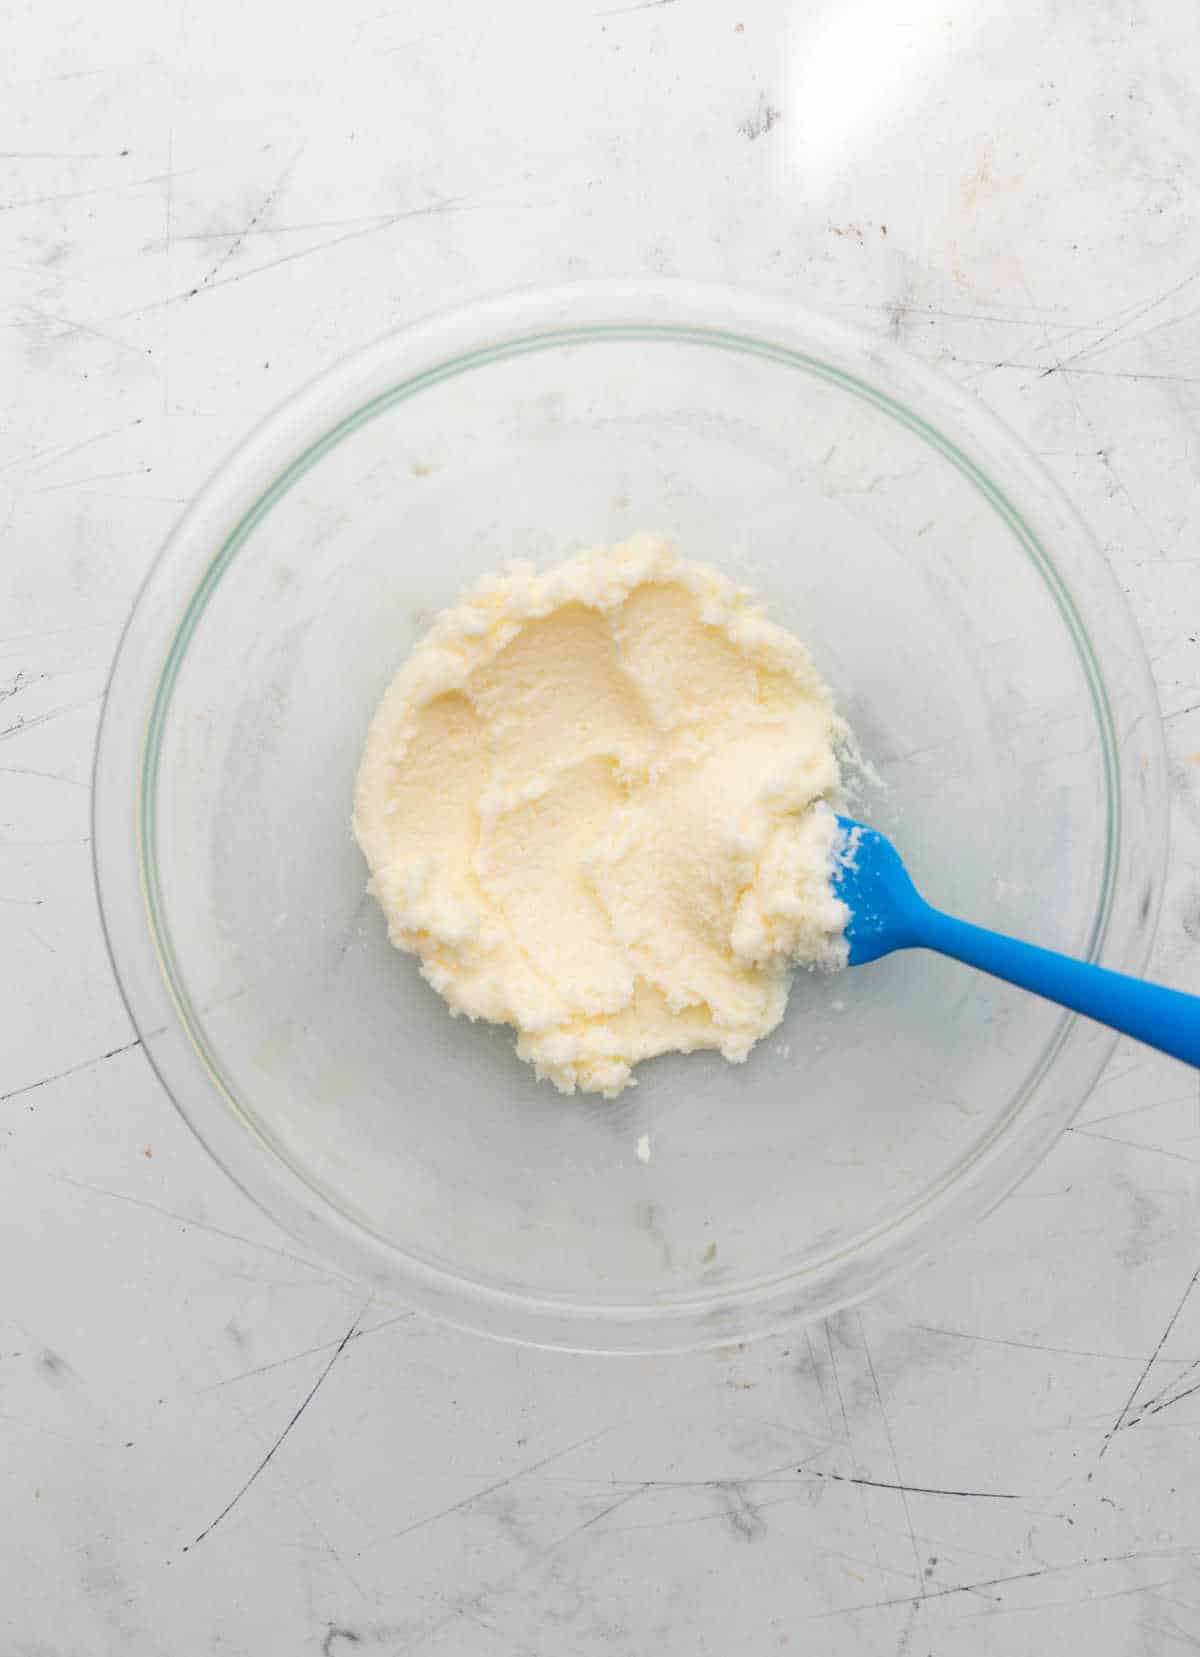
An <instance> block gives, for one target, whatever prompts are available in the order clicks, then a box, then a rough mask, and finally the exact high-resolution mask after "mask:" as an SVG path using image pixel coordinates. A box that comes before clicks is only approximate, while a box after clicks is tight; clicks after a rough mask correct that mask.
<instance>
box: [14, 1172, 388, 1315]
mask: <svg viewBox="0 0 1200 1657" xmlns="http://www.w3.org/2000/svg"><path fill="white" fill-rule="evenodd" d="M37 1171H38V1173H40V1174H41V1175H42V1176H43V1178H45V1179H50V1180H54V1182H55V1183H56V1184H58V1185H73V1186H74V1187H75V1188H76V1189H77V1190H79V1191H88V1192H90V1193H91V1195H92V1196H93V1197H107V1198H109V1200H110V1201H112V1202H127V1203H129V1204H130V1206H131V1207H133V1208H144V1209H145V1210H146V1211H147V1212H148V1213H150V1214H157V1215H159V1217H160V1218H161V1219H164V1220H171V1221H173V1222H174V1224H176V1225H182V1226H187V1227H189V1228H190V1229H191V1230H192V1231H203V1232H205V1233H206V1234H207V1235H208V1236H210V1237H222V1238H224V1239H225V1241H226V1242H229V1243H240V1244H241V1245H242V1247H243V1248H248V1249H258V1250H260V1251H261V1252H262V1253H264V1254H274V1255H276V1256H278V1258H279V1259H281V1260H289V1261H291V1263H292V1264H293V1265H295V1266H303V1267H304V1269H305V1270H306V1271H310V1272H316V1273H317V1274H318V1275H319V1276H321V1277H326V1278H330V1279H334V1280H337V1281H339V1282H342V1283H350V1282H352V1281H353V1280H352V1279H351V1278H348V1277H347V1276H346V1275H345V1273H343V1272H339V1271H338V1270H337V1268H336V1267H334V1266H329V1265H325V1264H320V1265H319V1264H318V1263H317V1262H316V1261H315V1260H306V1259H305V1258H304V1256H303V1255H300V1254H292V1253H291V1252H290V1251H289V1250H288V1249H281V1248H276V1247H275V1246H274V1245H273V1244H271V1243H260V1242H258V1241H257V1240H256V1239H255V1238H253V1237H242V1236H241V1235H240V1234H239V1233H238V1232H236V1231H225V1230H224V1229H223V1228H222V1227H221V1226H216V1225H209V1224H208V1222H207V1221H206V1220H193V1219H191V1218H190V1217H189V1216H188V1215H186V1214H177V1213H175V1211H174V1209H171V1208H161V1207H160V1206H159V1204H158V1203H156V1202H147V1201H146V1199H145V1197H131V1196H130V1195H129V1194H128V1193H127V1192H125V1191H110V1190H108V1189H107V1187H105V1186H103V1185H92V1184H90V1183H89V1182H88V1181H87V1180H83V1179H72V1178H71V1176H70V1175H69V1174H60V1173H56V1172H54V1171H53V1170H51V1169H49V1168H39V1169H38V1170H37ZM355 1286H356V1287H357V1286H358V1285H357V1284H356V1285H355Z"/></svg>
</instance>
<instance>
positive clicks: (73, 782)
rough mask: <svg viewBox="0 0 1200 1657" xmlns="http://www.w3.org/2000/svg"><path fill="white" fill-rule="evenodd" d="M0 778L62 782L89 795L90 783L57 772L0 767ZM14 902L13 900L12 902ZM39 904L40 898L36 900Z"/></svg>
mask: <svg viewBox="0 0 1200 1657" xmlns="http://www.w3.org/2000/svg"><path fill="white" fill-rule="evenodd" d="M0 777H40V778H41V779H42V781H43V782H62V783H66V784H67V786H68V787H69V788H82V789H84V790H85V791H86V792H88V793H91V788H92V785H91V783H90V782H80V781H79V779H78V778H77V777H62V776H60V775H59V774H58V772H57V771H35V770H34V769H33V768H32V767H31V766H28V765H0ZM13 901H15V900H13ZM36 901H37V902H38V903H41V901H42V900H41V898H38V899H37V900H36Z"/></svg>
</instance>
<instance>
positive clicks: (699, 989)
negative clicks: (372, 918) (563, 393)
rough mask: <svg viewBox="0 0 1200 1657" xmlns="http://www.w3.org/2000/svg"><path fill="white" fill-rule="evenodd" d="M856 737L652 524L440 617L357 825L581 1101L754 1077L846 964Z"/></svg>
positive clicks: (813, 677) (401, 889)
mask: <svg viewBox="0 0 1200 1657" xmlns="http://www.w3.org/2000/svg"><path fill="white" fill-rule="evenodd" d="M845 736H846V732H845V728H844V726H843V725H842V723H841V721H840V720H839V719H838V717H837V715H836V713H835V712H834V708H833V701H832V698H831V696H830V693H829V690H828V688H827V687H826V685H825V684H824V683H823V681H822V680H821V678H820V677H819V675H818V674H817V671H816V669H815V668H814V666H813V664H812V661H811V659H810V658H809V655H808V653H807V651H806V650H805V649H804V647H803V645H801V644H800V642H799V641H798V640H797V639H796V638H794V637H793V636H792V635H791V634H790V633H788V632H786V631H785V630H784V629H783V628H781V627H777V626H776V625H775V624H774V623H772V622H770V621H767V620H766V619H765V617H764V616H763V615H762V614H761V612H760V611H759V610H757V609H756V608H755V607H754V606H753V605H752V603H751V602H750V600H749V599H748V597H747V596H746V594H745V593H744V592H743V591H742V590H741V589H739V588H737V587H734V586H733V585H732V584H731V583H730V582H729V581H727V580H726V579H725V577H723V576H722V575H720V574H718V572H717V571H716V570H714V569H711V568H709V567H708V566H706V565H701V564H692V563H686V562H684V561H683V560H682V559H680V558H679V557H677V556H676V554H675V552H674V551H673V549H672V548H671V546H670V545H669V543H667V542H665V541H662V540H659V539H656V538H654V537H651V536H647V535H640V536H637V537H635V538H634V539H633V540H631V541H628V542H626V543H625V544H624V545H623V546H619V547H614V548H609V549H600V550H597V551H594V552H586V553H581V554H579V555H578V556H577V557H575V558H571V559H569V560H568V561H567V562H566V563H563V564H560V565H558V566H557V567H556V568H554V569H551V570H549V571H547V572H546V573H544V574H538V573H537V572H536V571H535V570H534V569H533V568H532V567H531V566H528V565H518V566H515V567H514V568H513V569H512V570H510V571H509V573H507V574H506V575H503V576H499V577H495V578H491V579H488V580H485V581H481V582H480V583H479V584H478V585H477V586H475V587H473V588H472V589H471V590H470V591H469V592H468V593H467V594H466V595H465V596H464V597H463V599H462V600H461V602H460V603H459V604H458V605H457V606H455V608H454V609H452V610H448V611H446V612H445V613H444V614H443V615H442V616H440V617H439V619H438V620H437V622H436V623H435V624H434V626H433V627H432V628H431V630H430V631H429V633H428V634H427V635H426V637H425V638H424V639H423V640H422V641H421V642H420V643H419V644H418V645H417V647H416V648H415V649H414V651H413V652H412V654H411V656H410V657H409V659H408V660H407V661H406V662H405V664H404V666H403V667H402V668H401V669H400V672H399V673H398V674H397V676H396V678H395V679H394V680H393V682H392V684H391V686H390V687H389V689H388V691H387V693H386V695H385V696H384V698H383V701H382V703H381V704H380V706H379V709H378V711H377V713H376V715H375V718H374V720H373V721H372V724H371V728H370V732H369V734H368V737H367V746H366V752H365V753H364V755H363V760H362V765H361V767H360V770H359V773H358V781H357V786H356V791H355V807H354V831H355V834H356V835H357V837H358V841H359V844H360V845H361V846H362V849H363V852H364V853H365V855H366V859H367V863H368V865H369V866H370V870H371V890H372V891H373V892H374V893H375V895H376V896H377V898H378V899H379V902H380V904H381V905H382V907H383V911H384V914H385V915H386V916H387V922H388V929H389V933H390V935H391V939H392V942H393V943H394V944H396V945H397V946H398V947H399V948H401V949H406V950H411V951H412V952H413V953H414V954H415V955H417V956H418V957H419V959H420V962H421V971H422V972H423V973H424V975H425V977H426V978H427V979H428V980H429V982H430V983H431V984H432V985H433V986H434V988H435V989H437V990H438V991H439V992H440V993H441V994H442V995H443V996H444V997H445V999H446V1001H447V1003H448V1004H449V1007H450V1010H451V1011H452V1012H454V1013H466V1014H467V1015H468V1016H469V1017H471V1018H485V1019H490V1020H494V1021H496V1022H499V1023H507V1024H512V1025H514V1026H515V1027H516V1030H517V1032H518V1040H517V1052H518V1053H519V1054H520V1056H521V1057H522V1058H523V1059H526V1060H528V1062H529V1063H530V1064H532V1065H533V1066H534V1067H535V1069H536V1071H537V1073H538V1075H539V1076H546V1077H549V1079H550V1080H551V1081H553V1082H554V1084H555V1085H556V1086H557V1087H559V1088H560V1089H562V1091H563V1092H565V1093H570V1092H573V1091H574V1089H575V1088H577V1087H579V1088H583V1089H585V1090H587V1091H590V1092H600V1093H605V1094H608V1095H610V1096H611V1095H613V1094H616V1093H619V1092H620V1091H621V1089H622V1088H623V1087H625V1086H626V1085H627V1084H628V1083H629V1082H630V1080H631V1075H630V1072H631V1070H632V1068H633V1066H634V1065H636V1064H637V1063H638V1062H639V1061H640V1060H642V1059H648V1058H652V1057H653V1056H654V1055H655V1054H658V1053H666V1052H685V1053H686V1052H692V1051H693V1050H695V1049H697V1048H716V1049H717V1050H719V1051H720V1052H721V1053H723V1054H724V1056H725V1057H726V1058H727V1059H731V1060H733V1061H734V1062H740V1061H741V1060H742V1059H744V1058H745V1057H746V1055H747V1053H748V1052H749V1051H750V1048H751V1047H752V1046H753V1045H754V1043H755V1042H756V1041H757V1040H758V1039H759V1038H760V1037H761V1036H764V1035H766V1034H767V1032H768V1031H770V1030H772V1029H773V1028H774V1027H775V1025H777V1024H778V1023H779V1020H780V1019H781V1018H782V1017H783V1012H784V1008H785V1006H786V1004H787V997H788V988H789V981H790V969H791V968H792V967H793V966H795V965H797V964H799V965H804V966H821V967H838V966H842V965H844V964H845V959H846V945H845V942H844V939H843V936H842V932H843V928H844V926H845V923H846V920H847V918H848V915H847V911H846V908H845V906H844V905H843V904H842V903H841V902H839V900H838V899H837V898H836V897H835V896H834V893H833V890H832V887H831V883H830V875H831V869H832V858H833V849H834V839H835V832H836V825H835V821H834V815H833V810H832V803H833V802H836V800H837V798H838V793H839V788H840V776H839V768H838V758H837V750H838V747H839V744H840V743H841V741H842V740H843V739H844V738H845Z"/></svg>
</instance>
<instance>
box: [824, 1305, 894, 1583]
mask: <svg viewBox="0 0 1200 1657" xmlns="http://www.w3.org/2000/svg"><path fill="white" fill-rule="evenodd" d="M824 1329H825V1344H826V1346H827V1347H828V1349H829V1366H830V1369H831V1370H832V1371H833V1385H834V1389H835V1391H836V1392H837V1400H838V1408H839V1409H840V1410H841V1415H842V1426H843V1428H844V1430H845V1434H846V1446H847V1448H848V1449H849V1451H850V1462H851V1466H854V1465H856V1464H857V1462H858V1452H857V1451H856V1449H855V1445H854V1434H853V1433H852V1432H851V1431H850V1417H849V1416H848V1415H847V1413H846V1399H845V1395H844V1394H843V1392H842V1378H841V1375H840V1373H839V1372H838V1362H837V1354H836V1352H835V1351H834V1349H833V1333H832V1330H831V1328H830V1320H829V1319H828V1318H826V1320H825V1324H824ZM862 1513H863V1518H864V1520H865V1522H866V1526H867V1534H868V1536H869V1538H870V1542H871V1552H872V1554H873V1555H874V1558H875V1569H876V1571H877V1572H878V1574H879V1578H880V1582H881V1583H882V1580H883V1561H882V1559H881V1558H880V1554H879V1542H878V1539H877V1538H876V1535H875V1526H874V1524H873V1522H872V1519H871V1510H870V1507H869V1505H868V1504H867V1501H866V1498H865V1497H864V1498H863V1505H862Z"/></svg>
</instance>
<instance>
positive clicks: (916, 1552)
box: [856, 1312, 925, 1599]
mask: <svg viewBox="0 0 1200 1657" xmlns="http://www.w3.org/2000/svg"><path fill="white" fill-rule="evenodd" d="M856 1317H857V1320H858V1332H859V1335H860V1337H861V1338H862V1343H863V1351H864V1353H865V1354H866V1358H867V1369H868V1371H869V1372H870V1376H871V1386H872V1388H873V1389H874V1392H875V1402H876V1403H877V1404H878V1406H879V1414H880V1417H881V1418H882V1420H883V1430H884V1433H885V1434H886V1436H887V1444H888V1454H889V1455H890V1456H891V1458H892V1471H893V1472H894V1473H895V1475H896V1479H897V1481H899V1482H897V1485H896V1489H897V1490H898V1491H899V1493H900V1503H901V1506H902V1507H903V1509H904V1524H905V1528H906V1529H907V1531H908V1540H909V1543H910V1545H911V1547H912V1555H913V1565H914V1568H915V1570H916V1573H917V1584H918V1587H919V1589H920V1598H921V1599H924V1598H925V1572H924V1568H923V1565H924V1562H923V1560H922V1558H921V1550H920V1548H918V1547H917V1538H916V1536H915V1534H914V1533H913V1522H912V1513H911V1511H910V1510H909V1506H908V1490H907V1488H906V1487H905V1485H904V1483H903V1482H902V1475H901V1472H900V1461H899V1458H898V1456H897V1455H896V1441H895V1439H894V1438H893V1436H892V1424H891V1422H890V1421H889V1420H888V1413H887V1407H886V1405H885V1404H884V1402H883V1393H882V1391H881V1390H880V1386H879V1377H878V1375H876V1373H875V1360H874V1358H872V1356H871V1343H870V1342H869V1341H868V1339H867V1330H866V1325H865V1324H864V1323H863V1320H862V1313H861V1312H859V1313H857V1314H856Z"/></svg>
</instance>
